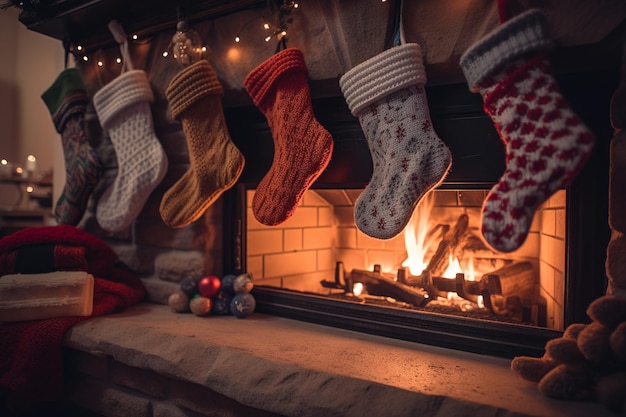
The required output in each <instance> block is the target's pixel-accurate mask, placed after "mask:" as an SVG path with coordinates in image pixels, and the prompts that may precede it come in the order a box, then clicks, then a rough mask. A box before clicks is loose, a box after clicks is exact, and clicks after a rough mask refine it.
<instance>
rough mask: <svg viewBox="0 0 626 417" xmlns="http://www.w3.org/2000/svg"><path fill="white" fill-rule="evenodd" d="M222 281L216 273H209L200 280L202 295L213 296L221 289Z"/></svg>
mask: <svg viewBox="0 0 626 417" xmlns="http://www.w3.org/2000/svg"><path fill="white" fill-rule="evenodd" d="M221 285H222V282H221V281H220V279H219V277H218V276H216V275H208V276H206V277H203V278H201V279H200V281H198V292H199V293H200V295H201V296H203V297H207V298H211V297H213V296H214V295H217V293H218V292H219V290H220V287H221Z"/></svg>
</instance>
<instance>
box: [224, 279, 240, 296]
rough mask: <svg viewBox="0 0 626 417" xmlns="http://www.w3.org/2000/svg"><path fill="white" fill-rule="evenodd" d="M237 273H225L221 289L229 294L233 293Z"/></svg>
mask: <svg viewBox="0 0 626 417" xmlns="http://www.w3.org/2000/svg"><path fill="white" fill-rule="evenodd" d="M236 278H237V275H234V274H227V275H224V276H223V277H222V289H223V290H224V291H226V292H228V293H229V294H230V295H234V294H235V289H234V288H233V284H234V283H235V279H236Z"/></svg>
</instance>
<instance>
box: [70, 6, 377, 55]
mask: <svg viewBox="0 0 626 417" xmlns="http://www.w3.org/2000/svg"><path fill="white" fill-rule="evenodd" d="M381 2H382V3H386V2H387V0H381ZM299 8H300V4H299V3H297V2H295V1H292V0H284V2H283V4H282V5H281V6H280V8H279V10H278V13H277V22H276V23H275V24H271V23H269V22H268V21H267V19H266V18H264V17H263V16H256V17H253V18H252V19H250V20H248V21H247V22H246V23H245V24H244V25H243V27H242V28H241V29H240V30H239V31H238V32H237V33H236V34H235V35H234V36H233V38H232V39H233V41H234V42H235V44H239V43H241V42H243V41H245V39H246V37H245V36H244V33H245V31H246V30H247V29H249V27H250V26H251V25H252V24H253V23H254V22H256V21H258V20H263V22H262V23H261V25H260V26H258V27H260V29H261V30H262V36H263V40H264V41H265V42H270V41H272V40H273V39H275V40H276V41H277V42H278V45H277V47H276V51H278V50H279V49H280V48H281V47H283V48H286V42H287V29H288V25H289V24H291V23H292V21H293V17H292V14H293V13H295V12H296V11H297V10H299ZM181 29H182V30H181ZM181 34H182V35H181ZM253 36H258V33H254V34H253V35H251V37H253ZM248 39H249V38H248ZM130 40H131V41H135V42H137V41H140V40H141V39H140V37H139V35H137V34H132V35H131V36H130ZM208 50H209V48H208V46H206V45H203V44H202V40H201V39H200V36H199V35H198V34H197V32H196V31H195V30H194V29H192V28H189V27H188V26H187V23H186V20H185V19H184V17H182V15H181V14H180V12H179V22H178V24H177V30H176V33H175V34H174V37H173V38H172V42H170V44H169V46H168V48H167V49H166V50H164V51H163V52H161V56H162V57H163V58H168V57H170V56H171V57H173V58H175V59H177V60H178V61H179V62H181V55H182V56H183V57H182V58H183V59H184V58H185V56H201V55H202V54H205V53H206V52H207V51H208ZM69 52H70V53H72V54H73V55H74V57H75V59H77V60H80V61H82V62H83V63H88V62H92V61H93V60H94V59H95V65H96V66H97V67H104V66H105V60H104V59H103V58H102V57H98V55H102V53H101V52H91V53H89V52H88V51H87V50H86V48H85V47H84V46H82V45H77V46H75V47H70V48H69ZM114 61H115V63H116V64H119V65H121V64H122V63H123V61H122V58H121V57H120V56H118V57H115V58H114ZM181 63H183V64H185V62H181Z"/></svg>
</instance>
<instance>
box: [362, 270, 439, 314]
mask: <svg viewBox="0 0 626 417" xmlns="http://www.w3.org/2000/svg"><path fill="white" fill-rule="evenodd" d="M350 281H351V283H352V285H354V284H355V283H357V282H359V283H361V284H363V285H364V286H365V288H366V289H367V293H368V294H370V295H379V296H384V297H391V298H394V299H396V300H398V301H403V302H405V303H407V304H411V305H413V306H415V307H423V306H424V305H426V304H427V303H428V301H429V298H428V294H427V293H426V291H424V290H422V289H420V288H416V287H412V286H410V285H406V284H403V283H401V282H398V281H394V280H393V279H391V278H387V277H385V276H383V275H381V274H380V273H377V272H372V271H365V270H360V269H353V270H352V272H351V273H350Z"/></svg>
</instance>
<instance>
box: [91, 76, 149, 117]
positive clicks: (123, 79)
mask: <svg viewBox="0 0 626 417" xmlns="http://www.w3.org/2000/svg"><path fill="white" fill-rule="evenodd" d="M153 99H154V95H153V94H152V88H150V83H149V82H148V77H147V75H146V73H145V71H143V70H133V71H128V72H125V73H123V74H121V75H120V76H118V77H117V78H115V79H114V80H113V81H111V82H110V83H109V84H107V85H105V86H104V87H102V88H101V89H100V90H98V91H97V92H96V94H95V95H94V97H93V105H94V108H95V109H96V113H97V114H98V118H99V119H100V124H101V125H102V127H104V128H105V129H107V128H108V127H109V124H110V122H111V119H112V118H114V117H115V116H116V114H117V113H118V112H121V111H124V109H126V108H127V107H129V106H132V105H133V104H135V103H138V102H142V101H146V102H152V100H153Z"/></svg>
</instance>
